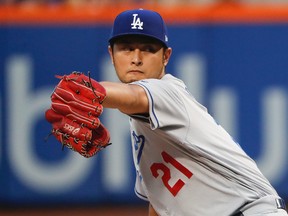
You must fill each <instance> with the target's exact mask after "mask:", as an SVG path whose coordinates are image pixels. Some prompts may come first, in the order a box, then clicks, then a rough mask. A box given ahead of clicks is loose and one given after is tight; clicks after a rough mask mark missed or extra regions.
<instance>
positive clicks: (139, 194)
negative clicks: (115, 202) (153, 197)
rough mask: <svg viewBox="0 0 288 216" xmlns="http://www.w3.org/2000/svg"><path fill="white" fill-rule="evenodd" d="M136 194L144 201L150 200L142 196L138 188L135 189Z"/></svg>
mask: <svg viewBox="0 0 288 216" xmlns="http://www.w3.org/2000/svg"><path fill="white" fill-rule="evenodd" d="M134 191H135V193H136V194H137V196H139V197H141V198H142V199H145V200H148V197H146V196H144V195H142V194H141V193H139V192H138V191H137V190H136V188H134Z"/></svg>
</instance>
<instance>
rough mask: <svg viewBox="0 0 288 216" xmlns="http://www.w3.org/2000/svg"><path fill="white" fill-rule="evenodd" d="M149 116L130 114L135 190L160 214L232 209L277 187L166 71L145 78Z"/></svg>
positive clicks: (221, 212)
mask: <svg viewBox="0 0 288 216" xmlns="http://www.w3.org/2000/svg"><path fill="white" fill-rule="evenodd" d="M132 84H136V85H140V86H142V87H143V88H144V89H145V91H146V94H147V96H148V99H149V117H143V116H137V115H133V116H130V126H131V138H132V148H133V157H134V163H135V168H136V172H137V177H136V184H135V192H136V194H137V195H138V196H139V197H140V198H142V199H145V200H148V201H149V202H150V203H151V204H152V205H153V207H154V209H155V210H156V212H157V213H158V214H159V215H161V216H164V215H167V216H174V215H175V216H186V215H193V216H197V215H199V216H205V215H209V216H211V215H232V214H233V213H235V212H236V210H237V209H240V208H241V206H243V205H245V204H246V203H249V202H251V201H253V200H256V199H258V198H259V197H264V196H266V195H275V196H276V197H278V195H277V193H276V191H275V190H274V189H273V187H272V186H271V185H270V184H269V182H268V181H267V180H266V178H265V177H264V176H263V175H262V174H261V172H260V171H259V169H258V168H257V166H256V164H255V162H254V161H253V160H252V159H251V158H250V157H248V156H247V155H246V154H245V153H244V151H243V150H242V149H241V147H240V146H239V145H238V144H237V143H235V142H234V141H233V139H232V138H231V137H230V135H229V134H228V133H227V132H226V131H225V130H224V129H223V128H222V127H221V126H220V125H218V124H217V123H216V122H215V121H214V119H213V118H212V117H211V116H210V115H209V113H208V112H207V110H206V108H205V107H203V106H202V105H201V104H199V103H198V102H197V101H196V100H195V99H194V97H193V96H191V94H190V93H189V92H188V91H187V88H186V86H185V84H184V83H183V82H182V81H181V80H179V79H177V78H175V77H173V76H172V75H169V74H166V75H165V76H164V77H163V78H162V79H146V80H142V81H137V82H134V83H132Z"/></svg>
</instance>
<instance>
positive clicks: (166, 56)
mask: <svg viewBox="0 0 288 216" xmlns="http://www.w3.org/2000/svg"><path fill="white" fill-rule="evenodd" d="M171 54H172V48H171V47H168V48H167V49H165V50H164V55H163V63H164V65H165V66H166V65H167V64H168V62H169V59H170V56H171Z"/></svg>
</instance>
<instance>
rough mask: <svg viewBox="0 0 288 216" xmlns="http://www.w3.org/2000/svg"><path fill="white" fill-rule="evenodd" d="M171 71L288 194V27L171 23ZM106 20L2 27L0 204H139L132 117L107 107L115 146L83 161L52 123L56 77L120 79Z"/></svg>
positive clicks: (282, 192)
mask: <svg viewBox="0 0 288 216" xmlns="http://www.w3.org/2000/svg"><path fill="white" fill-rule="evenodd" d="M168 30H169V35H170V37H169V41H170V45H171V46H172V48H174V49H173V54H172V59H171V61H170V62H169V66H168V68H167V71H168V72H169V73H172V74H174V75H176V76H178V77H180V78H182V79H184V80H185V82H186V83H187V85H188V87H189V89H190V91H191V92H192V93H193V94H194V95H195V97H196V98H197V99H198V100H199V101H200V102H201V103H203V104H204V105H205V106H207V107H208V109H209V112H210V113H211V114H212V115H213V116H214V117H215V118H216V120H217V121H218V122H219V123H220V124H221V125H223V126H224V127H225V128H226V129H227V130H228V131H229V132H230V134H231V135H232V136H233V137H234V138H235V139H236V140H237V141H238V142H239V143H240V145H241V146H242V147H243V149H244V150H246V152H247V153H248V154H249V155H250V156H251V157H253V158H254V159H255V160H256V161H257V163H258V165H259V168H260V169H261V170H262V171H263V173H264V174H265V175H266V177H267V178H268V179H269V180H270V181H271V183H272V184H273V185H274V186H275V188H276V189H277V191H278V192H279V194H280V195H281V196H282V197H283V198H285V199H286V200H288V184H287V183H288V168H287V167H288V157H287V153H288V85H287V84H288V57H287V56H288V40H287V38H288V23H287V24H285V23H273V24H271V23H270V24H265V23H262V24H251V23H250V24H245V23H242V24H235V23H234V24H221V23H218V24H217V23H216V24H215V23H214V24H199V23H198V24H196V23H195V24H193V23H192V24H185V25H172V24H170V25H169V26H168ZM109 33H110V24H107V25H103V24H102V25H67V26H65V25H57V26H56V25H55V26H53V25H43V26H41V25H32V26H31V25H27V26H26V25H19V26H17V25H11V26H10V25H3V26H0V75H1V76H0V104H1V110H0V116H1V117H0V119H1V122H0V123H1V124H0V137H1V140H0V173H1V178H0V185H1V189H0V203H1V204H11V205H16V204H31V203H33V204H34V205H35V204H39V205H41V204H49V203H51V204H53V203H63V204H65V203H68V202H69V203H71V202H72V203H96V204H97V203H100V201H101V202H107V203H128V204H129V203H138V202H140V201H139V199H138V198H137V197H136V196H135V195H134V190H133V189H134V169H133V163H132V154H131V147H130V138H129V130H128V118H127V117H126V116H124V115H122V114H120V113H119V112H118V111H116V110H108V109H106V110H105V111H104V114H103V116H102V121H103V123H104V124H105V125H106V126H107V127H108V128H109V130H110V131H111V134H112V140H111V141H112V143H113V144H112V146H109V148H107V149H105V150H104V151H102V152H101V153H100V154H99V155H97V156H96V157H94V158H91V159H85V158H82V157H80V156H78V154H76V153H73V152H72V151H70V150H68V149H64V151H61V145H60V144H59V143H57V142H56V140H55V138H54V137H52V136H51V137H50V138H49V139H48V141H46V142H45V138H46V137H47V135H48V134H49V131H50V125H49V124H48V123H47V122H46V121H45V119H44V111H45V110H46V109H47V108H48V107H49V104H50V100H49V97H50V94H51V92H52V91H53V87H54V86H55V85H56V84H57V83H58V80H57V79H56V78H55V77H54V75H55V74H60V75H61V74H67V73H70V72H71V71H74V70H77V71H83V72H87V71H90V72H91V75H92V77H93V78H95V79H97V80H100V81H102V80H110V81H117V78H116V76H115V72H114V70H113V66H112V64H111V62H110V59H109V56H108V52H107V45H108V44H107V38H108V37H109Z"/></svg>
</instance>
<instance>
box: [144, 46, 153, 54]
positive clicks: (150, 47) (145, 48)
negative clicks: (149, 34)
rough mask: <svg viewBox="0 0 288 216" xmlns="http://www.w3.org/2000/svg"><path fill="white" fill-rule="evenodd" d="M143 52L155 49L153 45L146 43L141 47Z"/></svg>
mask: <svg viewBox="0 0 288 216" xmlns="http://www.w3.org/2000/svg"><path fill="white" fill-rule="evenodd" d="M142 50H143V51H144V52H150V53H155V52H156V49H155V48H154V47H153V46H150V45H147V46H145V47H143V49H142Z"/></svg>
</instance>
